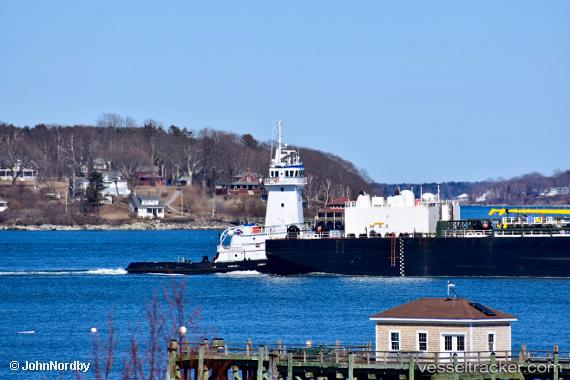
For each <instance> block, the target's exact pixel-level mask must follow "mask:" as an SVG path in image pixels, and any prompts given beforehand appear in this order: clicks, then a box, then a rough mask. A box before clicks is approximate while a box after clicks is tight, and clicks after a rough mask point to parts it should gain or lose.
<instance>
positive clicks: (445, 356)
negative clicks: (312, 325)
mask: <svg viewBox="0 0 570 380" xmlns="http://www.w3.org/2000/svg"><path fill="white" fill-rule="evenodd" d="M307 343H308V344H306V345H297V346H287V345H285V344H283V343H281V342H280V341H277V342H276V343H274V344H262V345H259V344H258V345H254V344H253V342H252V341H251V340H248V341H247V342H246V343H245V344H228V343H226V342H224V341H223V340H221V339H214V340H212V342H211V343H210V342H208V341H207V340H205V341H204V342H200V343H195V344H191V343H190V342H188V341H182V342H181V343H179V342H178V341H176V340H171V341H170V342H169V343H168V375H169V379H171V380H174V379H181V380H190V379H192V380H212V379H216V380H222V379H223V380H226V379H227V380H381V379H397V380H415V379H434V380H443V379H445V380H448V379H451V380H459V379H473V380H475V379H490V380H497V379H550V380H563V379H570V352H560V351H559V349H558V347H557V346H554V347H553V349H552V350H551V351H528V350H527V349H526V347H525V346H524V345H523V346H522V347H521V350H520V352H519V353H518V354H513V353H511V352H488V351H487V352H459V353H449V352H398V351H374V350H373V349H372V344H371V343H368V344H366V345H363V346H345V345H342V344H341V343H340V342H336V344H334V345H320V344H319V345H316V346H313V345H312V344H309V342H307Z"/></svg>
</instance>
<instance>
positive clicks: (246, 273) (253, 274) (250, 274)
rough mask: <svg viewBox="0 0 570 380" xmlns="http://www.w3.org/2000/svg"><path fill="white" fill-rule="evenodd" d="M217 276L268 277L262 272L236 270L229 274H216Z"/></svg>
mask: <svg viewBox="0 0 570 380" xmlns="http://www.w3.org/2000/svg"><path fill="white" fill-rule="evenodd" d="M214 275H216V276H223V277H258V276H267V275H266V274H263V273H261V272H258V271H256V270H236V271H233V272H228V273H214Z"/></svg>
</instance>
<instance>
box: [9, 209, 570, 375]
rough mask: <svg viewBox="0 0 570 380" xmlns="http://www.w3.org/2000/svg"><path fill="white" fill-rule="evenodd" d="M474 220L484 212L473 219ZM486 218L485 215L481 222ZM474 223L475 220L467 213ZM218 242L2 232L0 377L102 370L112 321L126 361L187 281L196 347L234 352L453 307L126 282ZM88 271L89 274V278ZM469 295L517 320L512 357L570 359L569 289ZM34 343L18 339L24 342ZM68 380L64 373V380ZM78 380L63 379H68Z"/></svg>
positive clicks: (302, 291) (378, 285)
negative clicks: (95, 365) (97, 348)
mask: <svg viewBox="0 0 570 380" xmlns="http://www.w3.org/2000/svg"><path fill="white" fill-rule="evenodd" d="M469 212H476V211H472V210H471V211H469ZM483 212H484V211H483ZM464 215H465V214H464ZM217 238H218V232H216V231H111V232H102V231H72V232H65V231H49V232H9V231H4V232H0V305H1V307H0V321H1V323H0V336H1V337H2V338H3V339H2V344H1V345H0V378H5V377H7V376H8V375H19V376H21V378H24V377H26V378H29V377H30V375H32V376H31V377H32V378H33V377H34V376H36V377H38V378H42V377H43V378H53V377H55V375H54V374H45V373H44V374H39V373H35V374H30V373H23V372H15V373H14V372H11V371H10V370H9V369H8V364H9V362H10V361H11V360H20V361H23V360H87V361H89V360H92V357H93V342H94V339H95V336H97V335H94V334H91V333H90V332H89V330H90V328H91V327H93V326H95V327H97V328H98V329H99V333H100V335H101V336H102V337H103V339H105V336H106V334H107V333H108V327H107V325H108V319H109V316H110V315H112V318H113V325H114V327H115V330H116V336H117V339H118V343H117V350H116V351H117V359H116V360H117V362H118V364H117V365H118V366H120V362H121V361H122V359H120V358H121V355H122V352H124V351H125V350H126V347H127V345H128V343H129V339H130V338H131V337H132V336H133V335H135V336H137V339H139V341H140V342H141V345H142V346H143V347H144V345H145V343H144V342H145V341H146V340H147V338H148V331H149V330H148V323H147V317H146V311H147V307H148V305H149V302H150V299H151V296H152V294H153V293H156V294H158V295H159V298H160V297H162V295H163V293H164V291H165V289H169V288H171V287H172V283H173V281H175V280H176V281H185V282H186V286H187V291H186V296H185V309H186V313H187V314H191V313H193V312H195V311H196V310H198V311H199V313H200V314H199V316H198V317H197V318H196V323H195V324H194V325H193V326H192V329H191V334H192V336H193V337H204V336H208V337H210V338H211V337H214V336H221V337H224V338H225V339H226V341H229V342H240V343H241V342H245V340H246V339H247V338H248V337H251V338H253V340H254V343H255V342H274V341H275V340H276V339H278V338H280V339H282V340H283V341H286V342H293V343H302V342H305V340H306V339H309V338H310V339H312V340H313V341H314V342H328V343H334V341H335V340H336V339H340V340H341V341H343V342H346V343H364V342H367V341H369V340H372V339H373V333H374V331H373V324H372V322H370V321H369V320H368V318H369V316H370V315H372V314H374V313H376V312H378V311H381V310H383V309H386V308H390V307H392V306H395V305H397V304H400V303H403V302H406V301H410V300H412V299H414V298H417V297H422V296H444V295H445V293H446V283H447V280H448V279H429V278H428V279H406V278H372V277H342V276H304V277H292V278H286V277H276V276H268V275H212V276H189V277H186V276H157V275H127V274H124V271H123V270H121V268H124V267H125V266H126V265H127V264H128V263H129V262H131V261H140V260H175V259H176V257H177V256H187V257H191V258H200V257H201V256H202V255H207V254H210V255H211V254H212V253H213V252H214V248H215V245H216V242H217ZM78 270H88V272H79V271H78ZM451 280H453V281H454V282H455V283H456V284H457V290H458V293H459V294H460V295H461V296H464V297H467V298H472V299H475V300H477V301H480V302H482V303H485V304H488V305H490V306H493V307H497V308H499V309H502V310H504V311H507V312H511V313H513V314H515V315H516V316H517V317H518V319H519V321H518V322H515V323H514V325H513V346H514V348H515V349H518V347H519V346H520V344H521V343H523V342H524V343H526V344H527V345H528V346H529V348H532V349H550V348H551V347H552V345H554V344H560V345H561V349H563V350H565V351H568V349H569V348H570V318H568V310H570V279H569V280H565V279H536V280H533V279H467V278H457V279H451ZM28 330H33V331H35V333H34V334H19V333H18V332H21V331H28ZM60 375H61V374H58V376H60ZM68 377H69V378H74V376H72V375H71V374H64V375H63V378H68Z"/></svg>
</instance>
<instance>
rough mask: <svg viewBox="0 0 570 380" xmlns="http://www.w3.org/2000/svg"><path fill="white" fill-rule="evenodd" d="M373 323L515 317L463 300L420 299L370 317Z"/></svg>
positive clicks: (512, 318)
mask: <svg viewBox="0 0 570 380" xmlns="http://www.w3.org/2000/svg"><path fill="white" fill-rule="evenodd" d="M370 319H371V320H374V321H382V320H385V321H389V320H393V319H397V320H406V319H408V320H430V321H431V320H457V321H458V322H460V321H462V320H466V321H473V320H477V321H485V320H495V321H496V320H508V321H516V317H515V316H514V315H512V314H508V313H505V312H503V311H500V310H497V309H492V308H490V307H487V306H484V305H481V304H480V303H477V302H473V301H470V300H467V299H465V298H420V299H417V300H415V301H412V302H408V303H406V304H403V305H399V306H396V307H394V308H392V309H389V310H386V311H383V312H381V313H378V314H375V315H373V316H372V317H370Z"/></svg>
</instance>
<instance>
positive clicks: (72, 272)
mask: <svg viewBox="0 0 570 380" xmlns="http://www.w3.org/2000/svg"><path fill="white" fill-rule="evenodd" d="M123 274H127V271H126V270H125V269H124V268H115V269H112V268H97V269H69V270H67V269H61V270H57V269H56V270H41V269H40V270H33V271H4V272H0V276H77V275H88V276H94V275H104V276H116V275H123Z"/></svg>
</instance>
